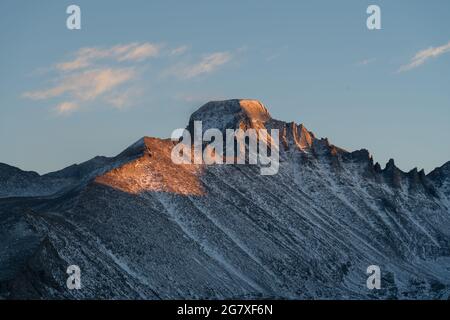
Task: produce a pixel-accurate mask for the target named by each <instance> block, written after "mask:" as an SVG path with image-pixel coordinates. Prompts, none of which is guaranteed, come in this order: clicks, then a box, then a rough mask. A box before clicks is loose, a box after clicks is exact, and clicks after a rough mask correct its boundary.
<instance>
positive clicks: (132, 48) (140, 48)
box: [56, 42, 162, 71]
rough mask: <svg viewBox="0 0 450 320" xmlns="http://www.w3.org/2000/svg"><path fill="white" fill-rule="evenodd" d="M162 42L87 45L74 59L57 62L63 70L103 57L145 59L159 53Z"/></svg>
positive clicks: (87, 64)
mask: <svg viewBox="0 0 450 320" xmlns="http://www.w3.org/2000/svg"><path fill="white" fill-rule="evenodd" d="M161 47H162V45H161V44H153V43H148V42H146V43H138V42H134V43H130V44H125V45H116V46H113V47H109V48H99V47H86V48H81V49H80V50H78V51H77V52H76V54H75V57H74V59H72V60H70V61H66V62H62V63H58V64H56V68H57V69H58V70H61V71H73V70H77V69H82V68H86V67H89V66H91V65H92V64H94V63H95V62H97V61H99V60H102V59H113V60H116V61H143V60H145V59H148V58H152V57H156V56H158V55H159V52H160V49H161Z"/></svg>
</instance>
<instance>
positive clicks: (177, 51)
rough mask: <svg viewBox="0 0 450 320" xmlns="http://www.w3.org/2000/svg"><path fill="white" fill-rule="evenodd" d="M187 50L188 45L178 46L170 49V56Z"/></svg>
mask: <svg viewBox="0 0 450 320" xmlns="http://www.w3.org/2000/svg"><path fill="white" fill-rule="evenodd" d="M188 50H189V47H188V46H180V47H177V48H175V49H172V50H171V51H170V55H171V56H179V55H182V54H183V53H185V52H186V51H188Z"/></svg>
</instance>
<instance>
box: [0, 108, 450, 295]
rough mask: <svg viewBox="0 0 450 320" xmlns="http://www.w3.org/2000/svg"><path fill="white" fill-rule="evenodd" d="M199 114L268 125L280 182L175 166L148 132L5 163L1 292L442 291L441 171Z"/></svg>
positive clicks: (448, 232) (234, 169)
mask: <svg viewBox="0 0 450 320" xmlns="http://www.w3.org/2000/svg"><path fill="white" fill-rule="evenodd" d="M194 121H202V125H203V130H207V129H209V128H217V129H219V130H221V131H222V132H225V130H226V129H238V128H241V129H250V128H253V129H267V130H268V132H270V130H272V129H278V130H279V142H280V144H279V157H280V164H279V170H278V173H277V174H275V175H268V176H264V175H261V174H260V170H259V168H258V165H249V164H243V165H242V164H234V165H218V164H216V165H204V164H174V163H173V162H172V160H171V151H172V148H173V147H174V145H175V144H176V142H174V141H171V140H170V139H157V138H149V137H145V138H142V139H140V140H138V141H137V142H136V143H134V144H133V145H131V146H130V147H129V148H127V149H126V150H125V151H123V152H122V153H121V154H119V155H118V156H116V157H112V158H107V157H96V158H94V159H92V160H89V161H87V162H85V163H82V164H80V165H74V166H71V167H68V168H66V169H63V170H61V171H58V172H54V173H50V174H46V175H43V176H40V175H38V174H37V173H34V172H24V171H21V170H20V169H17V168H14V167H11V166H8V165H4V164H0V222H1V223H0V243H2V245H1V246H0V297H1V298H6V299H30V298H39V299H41V298H44V299H92V298H98V299H102V298H106V299H202V298H203V299H231V298H238V299H262V298H277V299H278V298H279V299H448V298H450V162H449V163H447V164H445V165H443V166H442V167H440V168H437V169H435V170H434V171H432V172H431V173H429V174H428V175H425V173H424V171H423V170H422V171H418V170H417V169H414V170H411V171H410V172H407V173H406V172H403V171H401V170H400V169H398V168H397V167H396V166H395V163H394V161H393V160H390V161H389V162H388V164H387V165H386V166H385V168H382V167H381V166H380V165H379V164H378V163H374V161H373V159H372V157H371V156H370V154H369V152H368V151H367V150H364V149H363V150H358V151H354V152H348V151H345V150H343V149H341V148H339V147H337V146H334V145H333V144H331V143H330V142H329V141H328V140H327V139H318V138H316V137H315V136H314V134H313V133H312V132H310V131H308V130H307V129H306V128H305V126H303V125H301V124H300V125H299V124H296V123H294V122H291V123H286V122H283V121H279V120H276V119H273V118H272V117H271V116H270V113H269V111H268V110H267V109H266V108H265V107H264V106H263V104H262V103H260V102H259V101H256V100H226V101H213V102H209V103H207V104H205V105H204V106H202V107H201V108H200V109H198V110H197V111H196V112H194V113H193V114H192V115H191V118H190V119H189V123H188V125H187V129H188V130H190V131H191V132H192V130H193V124H194ZM70 265H77V266H79V268H80V270H81V289H79V290H70V289H68V288H67V285H66V281H67V277H68V274H67V273H66V270H67V267H68V266H70ZM371 265H376V266H379V267H380V271H381V288H380V289H373V290H371V289H369V288H368V287H367V286H366V281H367V278H368V276H369V275H368V274H367V268H368V267H369V266H371Z"/></svg>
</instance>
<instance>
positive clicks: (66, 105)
mask: <svg viewBox="0 0 450 320" xmlns="http://www.w3.org/2000/svg"><path fill="white" fill-rule="evenodd" d="M79 108H80V106H79V105H78V104H76V103H74V102H68V101H66V102H63V103H60V104H58V105H57V106H56V108H55V111H56V112H57V113H58V114H59V115H69V114H71V113H72V112H74V111H76V110H78V109H79Z"/></svg>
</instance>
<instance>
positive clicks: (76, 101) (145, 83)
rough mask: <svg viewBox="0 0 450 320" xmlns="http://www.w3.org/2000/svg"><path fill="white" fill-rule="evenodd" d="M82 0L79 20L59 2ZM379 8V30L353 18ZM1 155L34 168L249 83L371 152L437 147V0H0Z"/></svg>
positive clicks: (446, 129) (231, 94)
mask: <svg viewBox="0 0 450 320" xmlns="http://www.w3.org/2000/svg"><path fill="white" fill-rule="evenodd" d="M70 4H77V5H79V6H80V7H81V14H82V18H81V20H82V28H81V30H68V29H67V28H66V18H67V16H68V15H67V14H66V12H65V11H66V8H67V6H68V5H70ZM369 4H377V5H379V6H380V7H381V19H382V30H373V31H370V30H368V29H367V27H366V18H367V16H368V15H367V14H366V8H367V6H368V5H369ZM0 12H1V14H2V17H1V19H0V41H1V50H0V97H1V100H0V162H4V163H8V164H11V165H15V166H18V167H20V168H21V169H24V170H34V171H38V172H39V173H45V172H49V171H54V170H58V169H61V168H63V167H65V166H67V165H70V164H73V163H80V162H82V161H85V160H88V159H90V158H92V157H94V156H96V155H107V156H112V155H115V154H117V153H119V152H120V151H121V150H123V149H124V148H125V147H127V146H128V145H130V144H131V143H133V142H134V141H135V140H137V139H139V138H140V137H142V136H145V135H147V136H157V137H169V136H170V133H171V132H172V131H173V130H174V129H175V128H178V127H184V126H185V125H186V123H187V121H188V117H189V115H190V113H192V112H193V111H194V110H195V109H197V108H198V107H200V106H201V105H202V104H203V103H205V102H207V101H208V100H212V99H228V98H254V99H259V100H261V101H262V102H263V103H264V104H265V105H266V106H267V107H268V109H269V111H270V112H271V114H272V116H273V117H275V118H278V119H280V120H285V121H295V122H298V123H304V124H305V125H306V127H307V128H308V129H309V130H311V131H313V132H314V133H315V134H316V136H319V137H328V138H329V139H330V141H331V142H332V143H334V144H336V145H338V146H340V147H343V148H345V149H347V150H356V149H360V148H367V149H369V151H370V152H371V153H372V154H373V156H374V158H375V160H376V161H379V162H380V163H381V164H382V165H384V164H385V163H386V162H387V160H388V159H389V158H394V159H395V160H396V164H397V165H398V166H399V167H400V168H401V169H403V170H410V169H412V168H413V167H416V166H417V167H419V169H420V168H425V169H426V171H427V172H428V171H430V170H432V169H433V168H435V167H436V166H440V165H442V164H443V163H445V162H446V161H448V160H450V148H449V143H448V142H449V140H450V125H449V120H450V88H449V85H450V81H449V75H450V45H449V43H450V2H449V1H446V0H434V1H407V0H397V1H377V0H373V1H362V0H346V1H317V0H315V1H312V0H311V1H264V0H258V1H256V0H255V1H193V0H189V1H137V0H134V1H127V2H125V1H100V0H96V1H81V0H77V1H75V0H74V1H61V0H59V1H33V2H32V1H17V0H14V1H11V0H2V1H1V2H0Z"/></svg>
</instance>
